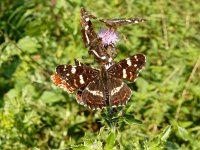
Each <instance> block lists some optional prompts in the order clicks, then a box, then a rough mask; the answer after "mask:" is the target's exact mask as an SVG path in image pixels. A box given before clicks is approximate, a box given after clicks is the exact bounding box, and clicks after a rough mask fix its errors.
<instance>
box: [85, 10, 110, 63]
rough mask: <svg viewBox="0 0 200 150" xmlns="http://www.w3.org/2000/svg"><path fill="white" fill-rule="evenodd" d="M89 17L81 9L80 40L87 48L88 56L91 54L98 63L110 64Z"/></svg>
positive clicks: (108, 56)
mask: <svg viewBox="0 0 200 150" xmlns="http://www.w3.org/2000/svg"><path fill="white" fill-rule="evenodd" d="M90 18H91V15H89V14H88V12H87V11H86V10H85V9H84V8H82V9H81V27H82V30H81V32H82V39H83V42H84V44H85V47H89V54H93V55H94V56H95V59H96V60H97V61H98V62H100V63H106V62H111V61H112V58H111V57H110V55H109V54H108V53H107V52H106V48H105V47H104V46H103V43H102V40H101V38H100V37H99V36H98V34H97V33H96V32H95V30H94V28H93V25H92V22H91V21H90Z"/></svg>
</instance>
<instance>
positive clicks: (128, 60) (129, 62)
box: [126, 58, 132, 66]
mask: <svg viewBox="0 0 200 150" xmlns="http://www.w3.org/2000/svg"><path fill="white" fill-rule="evenodd" d="M126 61H127V62H126V63H127V65H128V66H131V64H132V63H131V60H130V58H127V59H126Z"/></svg>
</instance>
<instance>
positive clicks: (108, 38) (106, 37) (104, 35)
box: [98, 29, 119, 46]
mask: <svg viewBox="0 0 200 150" xmlns="http://www.w3.org/2000/svg"><path fill="white" fill-rule="evenodd" d="M98 35H99V37H100V38H101V39H102V43H103V45H104V46H107V45H110V44H116V42H117V41H118V40H119V37H118V35H117V33H116V32H115V31H114V30H111V29H102V30H100V31H99V33H98Z"/></svg>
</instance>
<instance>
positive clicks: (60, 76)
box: [52, 63, 99, 92]
mask: <svg viewBox="0 0 200 150" xmlns="http://www.w3.org/2000/svg"><path fill="white" fill-rule="evenodd" d="M98 75H99V70H96V69H93V68H91V67H88V66H86V65H83V64H82V63H81V64H80V65H77V66H72V65H59V66H58V67H56V71H55V73H54V75H53V76H52V78H53V81H54V83H55V84H56V85H57V86H61V87H66V86H67V87H68V88H67V89H66V90H67V91H69V92H72V91H74V90H77V89H81V88H83V87H85V86H87V85H88V84H89V83H90V82H91V81H93V80H94V79H95V78H96V77H97V76H98Z"/></svg>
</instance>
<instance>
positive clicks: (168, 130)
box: [160, 126, 172, 141]
mask: <svg viewBox="0 0 200 150" xmlns="http://www.w3.org/2000/svg"><path fill="white" fill-rule="evenodd" d="M171 131H172V128H171V126H168V127H166V128H165V130H164V131H163V133H162V134H161V138H160V139H161V141H166V140H167V139H168V138H169V136H170V133H171Z"/></svg>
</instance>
